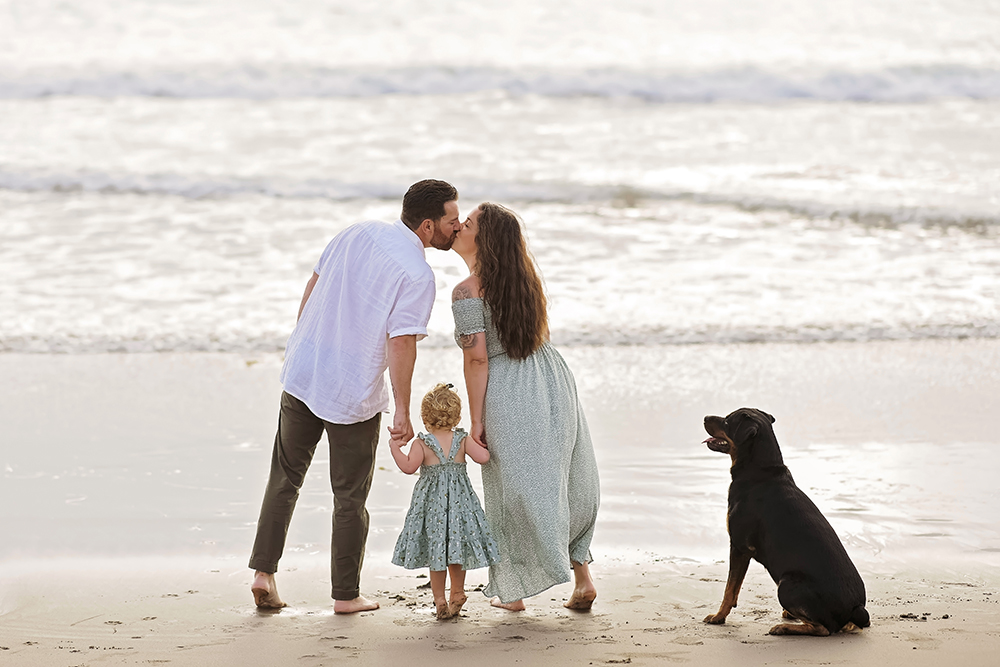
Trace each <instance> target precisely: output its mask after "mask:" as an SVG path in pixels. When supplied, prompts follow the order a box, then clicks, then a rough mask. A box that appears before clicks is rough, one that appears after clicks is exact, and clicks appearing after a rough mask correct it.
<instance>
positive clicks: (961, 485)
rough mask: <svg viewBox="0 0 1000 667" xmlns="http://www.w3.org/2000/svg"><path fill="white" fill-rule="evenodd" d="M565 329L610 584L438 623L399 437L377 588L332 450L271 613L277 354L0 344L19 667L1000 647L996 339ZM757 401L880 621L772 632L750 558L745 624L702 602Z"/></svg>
mask: <svg viewBox="0 0 1000 667" xmlns="http://www.w3.org/2000/svg"><path fill="white" fill-rule="evenodd" d="M564 352H565V355H566V357H567V359H568V361H569V363H570V365H571V366H572V367H573V368H574V370H575V372H576V374H577V378H578V382H579V384H580V390H581V396H582V398H583V400H584V404H585V406H586V409H587V412H588V418H589V420H590V423H591V428H592V430H593V432H594V436H595V442H596V443H597V448H598V458H599V462H600V465H601V471H602V493H603V503H602V511H601V518H600V520H599V524H598V530H597V535H596V537H595V543H594V547H593V551H594V555H595V558H596V562H595V564H594V572H595V575H596V578H597V583H598V586H599V592H600V593H599V598H598V601H597V604H596V605H595V607H594V610H593V611H592V612H589V613H578V612H570V611H567V610H565V609H563V608H562V606H561V605H562V602H563V601H564V600H565V599H566V598H567V597H568V595H569V593H570V586H569V585H563V586H559V587H556V588H554V589H552V590H551V591H549V592H547V593H544V594H542V595H539V596H537V597H536V598H533V599H531V600H529V601H528V603H529V610H528V611H527V612H525V613H521V614H514V613H510V612H505V611H502V610H497V609H493V608H491V607H490V606H489V605H488V603H487V601H486V599H485V598H484V597H482V596H481V595H480V594H478V593H475V592H472V590H471V589H474V588H476V586H478V585H481V584H482V583H484V582H485V572H484V571H481V570H480V571H474V572H472V573H470V575H469V586H468V588H469V589H470V600H469V603H468V604H467V606H466V609H465V610H464V612H463V615H462V617H461V618H458V619H454V620H451V621H446V622H439V621H436V620H435V619H434V618H433V612H432V607H431V604H430V595H429V591H427V590H426V589H420V588H418V586H420V585H421V584H424V583H426V582H427V579H426V578H418V575H419V574H421V573H420V572H419V571H417V572H407V571H405V570H402V569H400V568H396V567H393V566H392V565H390V564H388V555H387V552H388V550H390V549H391V546H392V543H393V542H394V540H395V536H396V533H397V532H398V525H399V523H400V522H401V520H402V516H403V513H404V512H405V509H406V504H407V502H408V497H409V490H410V489H411V488H412V483H413V481H414V480H413V478H409V477H406V476H404V475H402V474H401V473H399V472H398V471H395V470H394V469H393V468H392V467H391V466H392V464H391V460H390V459H389V458H388V453H387V451H386V448H382V449H381V451H380V454H379V456H380V462H379V464H380V466H381V467H382V469H380V470H379V471H378V473H377V476H376V482H375V486H374V487H373V492H372V498H371V501H370V503H369V505H370V508H371V510H372V534H371V536H370V539H369V553H368V557H367V561H366V565H365V569H364V575H363V580H362V590H363V592H364V593H365V594H366V595H369V596H371V597H374V598H375V599H377V600H378V601H379V602H380V603H381V605H382V608H381V609H380V610H378V611H376V612H372V613H364V614H359V615H357V616H348V617H342V616H336V615H334V614H333V613H332V604H331V601H330V600H329V599H328V597H327V594H328V586H329V583H328V573H327V567H326V554H327V553H328V551H327V546H326V544H327V540H328V539H329V507H330V502H331V501H330V496H329V491H328V489H327V487H326V484H325V481H324V479H323V478H324V476H325V470H324V465H325V462H324V460H323V454H322V453H320V455H319V457H318V458H317V461H316V462H314V469H313V470H311V471H310V477H309V479H307V483H306V486H305V487H304V489H303V495H302V498H301V499H300V502H299V507H298V509H297V512H296V515H295V517H294V519H293V522H292V530H291V531H290V534H289V547H288V549H287V550H286V555H285V558H284V559H283V560H282V563H281V569H280V570H279V574H278V577H279V579H278V581H279V587H280V590H281V593H282V595H283V597H285V599H286V600H287V601H288V602H290V603H291V605H292V606H291V607H290V608H288V609H286V610H283V611H281V612H280V613H258V612H257V611H256V610H255V609H254V608H253V606H252V597H251V595H250V592H249V584H250V571H249V570H247V569H246V568H245V561H246V558H247V553H246V552H247V550H248V549H249V545H250V543H251V542H252V535H253V522H254V520H255V518H256V512H257V509H258V507H259V505H258V503H259V499H260V494H261V493H262V490H263V482H264V476H265V475H266V471H267V465H268V458H269V441H270V438H271V437H272V436H273V424H274V418H275V416H276V409H277V393H278V391H279V390H280V389H279V388H278V387H277V384H276V373H277V364H278V363H279V361H280V359H278V358H277V356H276V355H256V356H241V355H212V354H205V355H198V354H165V355H93V356H57V355H38V356H32V355H0V424H2V425H3V435H2V438H3V440H2V447H0V526H2V532H3V534H4V536H5V540H4V541H3V542H2V543H0V665H3V664H11V665H18V666H20V665H27V666H31V665H66V666H76V665H98V664H170V665H204V664H219V665H253V664H296V665H297V664H301V665H308V666H311V665H325V664H330V665H332V664H334V663H341V662H343V661H344V660H346V661H347V662H348V663H354V664H387V663H390V662H395V663H400V662H410V663H414V664H432V663H441V664H452V663H454V664H458V663H479V664H483V665H493V664H505V665H506V664H513V663H521V664H529V665H530V664H541V663H543V662H544V663H545V664H553V665H561V664H567V665H569V664H573V665H578V664H594V665H609V664H650V665H652V664H661V663H671V662H688V661H693V662H695V663H697V664H705V665H715V664H726V665H731V664H734V663H744V664H837V663H840V664H862V665H869V664H871V665H874V664H879V665H904V664H905V665H924V664H926V665H939V664H941V663H943V662H946V661H954V662H955V663H956V664H962V665H993V664H996V663H997V660H998V658H997V656H998V655H1000V613H998V612H1000V608H998V600H1000V531H998V522H997V520H996V519H997V514H996V509H995V508H996V506H997V500H998V498H997V490H996V489H997V485H996V483H995V481H994V477H995V475H996V472H997V470H998V469H1000V465H998V464H1000V435H997V432H996V431H995V429H993V428H992V422H993V421H994V415H995V414H997V412H998V409H997V408H998V396H1000V341H924V342H915V343H913V342H900V343H877V344H829V345H827V344H822V345H747V346H719V347H715V346H690V347H659V348H642V347H635V348H575V349H570V350H566V351H564ZM460 376H461V362H460V355H458V354H456V353H455V351H454V350H450V349H449V350H435V349H422V350H421V352H420V358H419V360H418V367H417V372H416V376H415V381H414V385H415V387H416V388H421V387H424V386H429V385H431V384H433V382H436V381H439V380H448V381H455V380H456V378H460ZM414 393H415V394H418V395H419V393H420V391H419V389H415V392H414ZM417 397H418V396H417ZM741 405H752V406H755V407H761V408H763V409H766V410H768V411H769V412H771V413H772V414H774V415H775V416H776V417H777V418H778V422H777V424H776V430H777V432H778V435H779V440H780V442H781V444H782V448H783V451H784V453H785V459H786V462H787V463H788V465H789V467H790V468H791V469H792V472H793V474H794V475H795V477H796V479H797V481H798V483H799V485H800V486H801V487H802V488H803V489H805V490H806V491H807V493H809V494H810V496H811V497H813V499H814V500H815V501H816V502H817V504H818V505H819V506H820V507H821V509H823V510H824V512H825V513H826V514H827V516H828V517H829V518H830V520H831V522H832V523H833V525H834V527H835V528H836V529H837V531H838V533H839V534H840V535H841V537H842V539H843V540H844V542H845V545H846V546H847V548H848V551H849V552H850V553H851V556H852V558H853V559H854V561H855V563H856V564H857V565H858V569H859V571H860V572H861V574H862V576H863V578H864V580H865V583H866V585H867V589H868V600H869V603H868V609H869V612H870V613H871V616H872V627H871V628H869V629H867V630H865V631H863V632H861V633H859V634H853V635H836V636H833V637H829V638H788V637H770V636H768V635H767V634H766V633H767V630H768V628H770V627H771V626H772V625H774V624H776V623H778V622H780V616H779V614H780V611H781V610H780V607H779V605H778V603H777V599H776V597H775V586H774V584H773V583H772V582H771V581H770V579H769V578H768V577H767V575H766V573H765V572H764V571H763V569H762V568H761V567H760V566H759V565H758V564H756V563H754V564H752V565H751V569H750V574H749V575H748V578H747V581H746V583H745V585H744V589H743V593H742V595H741V597H740V600H741V604H740V606H739V607H738V608H737V609H736V610H734V611H733V613H732V614H731V615H730V617H729V619H728V621H727V623H726V625H724V626H708V625H705V624H703V623H702V622H701V619H702V618H703V617H704V616H705V615H707V614H708V613H710V612H714V611H715V610H716V609H717V607H718V605H719V602H720V600H721V597H722V591H723V586H724V581H725V578H726V564H725V562H723V559H724V558H725V556H726V553H727V539H726V534H725V523H724V512H725V493H726V486H727V484H728V474H727V470H726V467H727V465H726V458H725V457H722V456H720V455H715V454H712V453H711V452H708V451H707V450H706V449H705V448H704V447H703V446H702V445H700V440H701V439H703V438H704V437H705V434H704V433H703V432H702V430H701V426H700V423H701V418H702V416H703V415H704V414H706V413H725V412H727V411H728V410H731V409H734V408H736V407H740V406H741ZM474 481H475V475H474Z"/></svg>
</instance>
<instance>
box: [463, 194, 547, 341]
mask: <svg viewBox="0 0 1000 667" xmlns="http://www.w3.org/2000/svg"><path fill="white" fill-rule="evenodd" d="M479 211H480V213H479V228H478V230H477V232H476V270H475V272H476V274H477V275H478V276H479V287H480V289H481V290H482V294H483V301H485V302H486V305H487V306H489V309H490V315H491V316H492V319H493V325H494V326H495V327H496V330H497V334H498V335H499V337H500V343H501V344H502V345H503V348H504V350H505V351H506V352H507V355H508V356H509V357H511V358H513V359H526V358H527V357H528V356H530V355H531V353H532V352H534V351H535V350H537V349H538V348H539V347H540V346H541V345H542V343H544V342H545V341H546V340H547V339H548V337H549V321H548V315H547V312H546V303H545V292H544V291H543V289H542V279H541V276H539V274H538V270H537V269H536V268H535V262H534V259H533V258H532V257H531V253H529V252H528V246H527V243H525V240H524V234H522V233H521V221H520V220H519V219H518V217H517V215H516V214H515V213H514V212H513V211H511V210H510V209H507V208H504V207H503V206H500V205H499V204H492V203H490V202H485V203H483V204H480V205H479Z"/></svg>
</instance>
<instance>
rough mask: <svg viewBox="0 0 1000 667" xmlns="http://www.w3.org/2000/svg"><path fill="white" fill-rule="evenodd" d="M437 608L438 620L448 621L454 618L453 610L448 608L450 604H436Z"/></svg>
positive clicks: (442, 601) (442, 602)
mask: <svg viewBox="0 0 1000 667" xmlns="http://www.w3.org/2000/svg"><path fill="white" fill-rule="evenodd" d="M435 606H436V607H437V619H438V620H439V621H447V620H448V619H449V618H451V617H452V616H454V614H452V613H451V609H450V608H449V607H448V603H447V602H445V601H444V600H441V601H440V602H438V603H436V604H435Z"/></svg>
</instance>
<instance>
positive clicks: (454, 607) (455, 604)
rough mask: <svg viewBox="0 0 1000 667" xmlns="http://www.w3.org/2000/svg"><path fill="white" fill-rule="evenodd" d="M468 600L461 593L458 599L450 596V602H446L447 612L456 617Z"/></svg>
mask: <svg viewBox="0 0 1000 667" xmlns="http://www.w3.org/2000/svg"><path fill="white" fill-rule="evenodd" d="M468 599H469V597H468V596H467V595H466V594H465V593H462V595H461V596H460V597H459V596H456V595H452V596H451V600H450V601H449V602H448V611H450V612H451V615H452V616H458V613H459V612H460V611H462V607H464V606H465V601H466V600H468Z"/></svg>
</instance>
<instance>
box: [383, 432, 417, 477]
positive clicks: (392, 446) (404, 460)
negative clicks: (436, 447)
mask: <svg viewBox="0 0 1000 667" xmlns="http://www.w3.org/2000/svg"><path fill="white" fill-rule="evenodd" d="M389 450H390V451H391V452H392V458H393V460H394V461H395V462H396V465H397V466H399V469H400V470H402V471H403V472H405V473H406V474H407V475H412V474H413V473H415V472H417V469H418V468H419V467H420V464H421V463H423V462H424V443H422V442H421V441H420V438H414V439H413V441H412V442H410V453H409V454H404V453H403V448H402V445H400V444H399V443H398V442H395V441H393V440H390V441H389Z"/></svg>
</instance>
